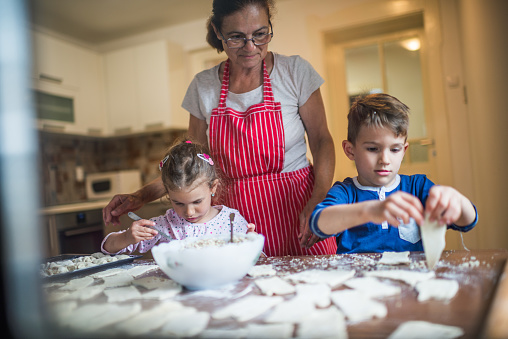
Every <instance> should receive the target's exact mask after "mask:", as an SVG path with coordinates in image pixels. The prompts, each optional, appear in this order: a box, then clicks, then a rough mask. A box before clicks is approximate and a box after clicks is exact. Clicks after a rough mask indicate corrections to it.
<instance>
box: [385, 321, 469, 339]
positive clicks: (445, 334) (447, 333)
mask: <svg viewBox="0 0 508 339" xmlns="http://www.w3.org/2000/svg"><path fill="white" fill-rule="evenodd" d="M462 335H464V330H462V328H460V327H456V326H447V325H441V324H434V323H430V322H427V321H407V322H405V323H402V324H401V325H400V326H399V327H398V328H397V329H396V330H395V331H394V332H393V333H392V334H391V335H390V336H389V337H388V339H427V338H441V339H452V338H458V337H460V336H462Z"/></svg>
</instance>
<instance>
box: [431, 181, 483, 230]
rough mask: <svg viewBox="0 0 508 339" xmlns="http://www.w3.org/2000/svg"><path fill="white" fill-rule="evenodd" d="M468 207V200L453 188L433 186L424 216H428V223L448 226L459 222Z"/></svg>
mask: <svg viewBox="0 0 508 339" xmlns="http://www.w3.org/2000/svg"><path fill="white" fill-rule="evenodd" d="M470 205H471V203H470V202H469V200H468V199H467V198H466V197H465V196H463V195H462V194H460V193H459V191H457V190H456V189H454V188H453V187H449V186H438V185H435V186H432V187H431V189H430V190H429V197H428V198H427V202H426V204H425V214H428V215H429V220H430V221H436V220H437V221H438V222H439V223H440V224H445V225H449V224H453V223H455V222H456V221H457V220H459V219H460V218H461V216H462V215H463V214H464V210H465V209H466V208H469V206H470ZM471 208H472V207H471ZM469 219H470V218H469ZM473 220H474V219H473ZM464 224H467V221H466V222H465V223H464Z"/></svg>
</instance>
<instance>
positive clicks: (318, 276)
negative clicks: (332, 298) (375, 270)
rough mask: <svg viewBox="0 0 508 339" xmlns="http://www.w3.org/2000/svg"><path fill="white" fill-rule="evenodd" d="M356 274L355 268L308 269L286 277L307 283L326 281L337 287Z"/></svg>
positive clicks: (332, 286)
mask: <svg viewBox="0 0 508 339" xmlns="http://www.w3.org/2000/svg"><path fill="white" fill-rule="evenodd" d="M354 275H355V270H326V271H325V270H316V269H314V270H306V271H302V272H298V273H294V274H290V275H288V276H286V277H284V278H285V279H288V280H290V281H292V282H295V283H296V282H305V283H311V284H312V283H314V284H315V283H325V284H328V285H329V286H330V287H331V288H334V287H337V286H339V285H340V284H342V283H343V282H344V281H346V280H348V279H350V278H352V277H353V276H354Z"/></svg>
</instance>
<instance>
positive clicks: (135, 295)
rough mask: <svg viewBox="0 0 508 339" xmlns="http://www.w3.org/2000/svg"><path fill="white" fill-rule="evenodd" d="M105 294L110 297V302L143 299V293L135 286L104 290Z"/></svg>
mask: <svg viewBox="0 0 508 339" xmlns="http://www.w3.org/2000/svg"><path fill="white" fill-rule="evenodd" d="M104 294H105V295H106V296H107V297H108V302H121V301H127V300H132V299H140V298H141V293H139V291H138V289H137V288H136V287H134V286H127V287H117V288H111V289H108V290H104Z"/></svg>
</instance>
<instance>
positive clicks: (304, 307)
mask: <svg viewBox="0 0 508 339" xmlns="http://www.w3.org/2000/svg"><path fill="white" fill-rule="evenodd" d="M315 310H316V307H315V306H314V303H313V302H312V301H311V300H310V299H306V298H302V297H294V298H292V299H290V300H287V301H284V302H282V303H280V304H278V305H276V306H275V307H274V309H273V310H272V311H271V312H270V314H269V315H268V316H267V317H265V322H267V323H298V322H301V321H303V320H304V319H305V318H306V317H307V316H308V315H309V314H311V313H312V312H314V311H315Z"/></svg>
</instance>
